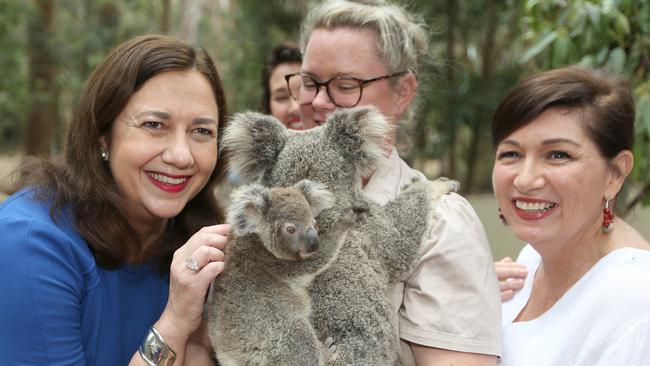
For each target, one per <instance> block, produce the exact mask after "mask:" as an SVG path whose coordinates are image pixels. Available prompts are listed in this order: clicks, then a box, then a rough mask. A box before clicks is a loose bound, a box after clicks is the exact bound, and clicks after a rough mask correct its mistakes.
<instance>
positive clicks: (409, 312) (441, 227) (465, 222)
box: [395, 193, 501, 355]
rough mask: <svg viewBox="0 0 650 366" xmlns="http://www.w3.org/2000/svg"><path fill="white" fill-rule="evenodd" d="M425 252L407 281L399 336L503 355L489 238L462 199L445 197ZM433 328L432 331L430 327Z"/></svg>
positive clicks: (432, 345) (441, 200) (443, 347)
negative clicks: (501, 352)
mask: <svg viewBox="0 0 650 366" xmlns="http://www.w3.org/2000/svg"><path fill="white" fill-rule="evenodd" d="M435 216H436V224H435V226H434V227H433V228H432V230H431V232H430V233H429V235H428V236H427V238H426V239H425V240H424V242H423V243H422V246H421V252H422V253H423V254H422V256H421V257H420V258H419V259H418V260H417V262H416V264H415V267H414V270H413V271H412V272H411V274H410V275H409V277H408V278H407V279H406V280H405V281H404V291H403V292H401V294H403V298H402V299H395V300H396V301H397V302H398V303H401V304H402V309H400V311H399V314H398V318H399V332H400V338H402V339H403V340H405V341H408V342H411V343H412V344H413V343H415V344H419V345H423V346H429V347H436V348H441V349H451V348H453V349H457V350H458V349H460V350H463V351H465V352H468V353H481V354H488V355H498V354H499V353H500V348H501V347H500V342H501V335H500V328H501V302H500V298H499V287H498V282H497V278H496V273H495V271H494V264H493V261H492V255H491V252H490V247H489V245H488V241H487V237H486V235H485V232H484V230H483V227H482V225H481V223H480V220H479V218H478V216H477V215H476V213H475V212H474V210H473V209H472V207H471V206H470V204H469V203H468V202H467V200H465V199H464V198H463V197H461V196H459V195H457V194H455V193H452V194H449V195H445V196H443V197H442V198H441V199H440V200H439V201H438V203H437V204H436V207H435ZM428 330H433V331H428Z"/></svg>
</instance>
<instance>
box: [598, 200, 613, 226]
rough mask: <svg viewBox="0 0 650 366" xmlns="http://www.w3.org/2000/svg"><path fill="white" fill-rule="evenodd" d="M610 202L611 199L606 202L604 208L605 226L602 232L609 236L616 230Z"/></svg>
mask: <svg viewBox="0 0 650 366" xmlns="http://www.w3.org/2000/svg"><path fill="white" fill-rule="evenodd" d="M609 201H610V200H609V199H607V200H606V201H605V208H603V225H602V227H601V230H602V231H603V233H605V234H609V233H611V232H612V230H614V214H612V209H611V208H610V203H609Z"/></svg>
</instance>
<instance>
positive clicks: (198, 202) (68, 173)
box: [18, 35, 227, 271]
mask: <svg viewBox="0 0 650 366" xmlns="http://www.w3.org/2000/svg"><path fill="white" fill-rule="evenodd" d="M187 69H193V70H197V71H199V72H200V73H202V74H203V75H205V77H206V78H207V79H208V80H209V82H210V84H211V86H212V89H213V91H214V95H215V98H216V102H217V107H218V118H219V121H218V122H219V127H218V138H219V142H218V143H219V144H220V139H221V137H222V136H223V133H222V132H223V129H224V126H225V123H226V101H225V95H224V91H223V86H222V84H221V79H220V77H219V74H218V73H217V69H216V67H215V65H214V62H213V61H212V59H211V58H210V56H209V55H208V54H207V53H206V52H205V51H204V50H202V49H195V48H193V47H192V46H190V45H189V44H187V43H185V42H183V41H180V40H177V39H174V38H171V37H167V36H162V35H144V36H139V37H136V38H133V39H131V40H128V41H126V42H124V43H122V44H121V45H119V46H117V47H116V48H115V49H113V50H112V51H111V52H110V53H109V54H108V55H107V56H106V58H105V59H104V60H103V61H102V62H101V63H100V64H99V65H98V66H97V68H95V70H94V71H93V72H92V74H91V75H90V77H89V79H88V82H87V84H86V87H85V89H84V91H83V93H82V94H81V98H80V101H79V105H78V107H77V109H76V112H75V114H74V116H73V120H72V123H71V125H70V126H69V129H68V133H67V139H66V147H65V152H64V162H63V163H62V164H53V163H50V162H46V161H41V162H38V163H36V167H34V166H33V165H32V166H31V167H29V166H28V167H25V168H23V175H22V176H23V178H22V180H21V181H19V183H18V184H19V185H21V186H24V185H35V186H39V187H40V188H41V190H40V192H41V196H42V197H53V198H54V206H53V209H52V210H53V211H52V213H54V211H55V210H57V209H60V208H62V207H64V206H68V205H69V206H70V207H71V209H72V211H73V214H74V219H75V225H76V228H77V230H78V231H79V233H80V234H81V236H83V237H84V239H86V241H87V242H88V244H89V246H90V248H91V250H92V252H93V254H94V256H95V259H96V261H97V264H98V265H99V266H101V267H104V268H114V267H116V266H119V265H120V264H123V263H124V262H125V261H126V259H127V258H128V256H129V255H133V253H141V252H142V249H143V248H142V247H140V248H138V247H135V248H134V245H142V243H140V242H139V240H137V235H136V233H135V230H134V229H133V227H132V226H131V225H130V224H129V222H128V221H127V219H126V217H125V216H124V211H123V207H124V205H123V202H122V197H121V196H120V194H119V193H118V188H117V184H116V182H115V180H114V178H113V176H112V174H111V171H110V168H109V167H108V164H105V163H104V162H103V161H102V159H101V156H100V144H99V141H100V138H101V137H103V136H107V135H108V134H109V133H110V131H111V128H112V126H113V122H114V121H115V119H116V118H117V116H118V115H119V114H120V113H121V112H122V110H123V109H124V108H125V107H126V105H127V103H128V101H129V99H130V98H131V96H132V95H133V94H134V93H135V92H136V91H137V90H138V89H139V88H140V87H142V85H143V84H144V83H145V82H146V81H147V80H149V79H150V78H152V77H154V76H155V75H157V74H160V73H162V72H165V71H170V70H187ZM226 163H227V162H226V159H224V158H223V157H220V158H218V159H217V164H216V167H215V170H214V171H213V172H212V175H211V176H210V177H209V179H208V182H207V183H206V186H205V187H203V189H202V190H201V191H200V192H199V193H198V194H197V195H196V196H195V197H194V198H193V199H191V200H190V201H189V202H188V203H187V204H186V206H185V207H184V209H183V210H182V211H181V212H180V213H179V214H178V215H177V216H176V217H175V218H174V219H172V220H170V225H169V227H168V228H167V230H166V232H165V235H164V236H163V238H161V240H160V242H159V243H156V245H154V247H155V248H154V249H152V251H151V252H147V253H144V254H145V258H152V257H153V258H157V260H158V262H159V264H160V268H161V270H163V271H165V270H169V264H170V263H171V256H172V254H173V252H174V251H175V250H176V249H177V248H178V247H180V246H181V245H182V244H183V243H184V242H185V241H186V240H187V239H189V237H190V236H191V235H192V234H194V232H196V231H197V230H198V229H199V228H201V227H202V226H206V225H213V224H215V223H217V222H222V221H223V212H222V211H221V209H220V208H219V205H218V204H217V201H216V198H215V196H214V188H215V185H216V183H217V182H218V181H219V179H220V178H221V176H222V175H223V174H222V173H223V171H224V170H225V166H226ZM34 168H37V169H34ZM28 169H29V170H30V171H27V170H28ZM33 169H34V170H33ZM134 251H135V252H134Z"/></svg>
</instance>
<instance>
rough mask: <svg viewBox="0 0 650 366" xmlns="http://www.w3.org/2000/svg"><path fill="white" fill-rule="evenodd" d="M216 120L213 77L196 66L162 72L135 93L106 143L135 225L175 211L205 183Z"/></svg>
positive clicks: (214, 150)
mask: <svg viewBox="0 0 650 366" xmlns="http://www.w3.org/2000/svg"><path fill="white" fill-rule="evenodd" d="M218 122H219V121H218V108H217V103H216V99H215V96H214V93H213V91H212V88H211V86H210V83H209V81H208V79H207V78H206V77H205V76H204V75H202V74H201V73H199V72H198V71H196V70H184V71H166V72H163V73H160V74H158V75H156V76H154V77H152V78H151V79H149V80H148V81H146V82H145V83H144V84H143V85H142V87H141V88H140V89H139V90H138V91H137V92H135V93H134V94H133V95H132V96H131V98H130V99H129V102H128V103H127V105H126V107H125V108H124V110H123V111H122V112H121V113H120V114H119V115H118V117H117V118H116V119H115V121H114V123H113V126H112V129H111V132H110V136H109V138H108V139H102V144H103V145H104V146H107V150H108V156H109V165H110V169H111V172H112V175H113V177H114V179H115V181H116V183H117V186H118V188H119V191H120V193H121V195H122V197H123V198H124V202H125V206H126V207H125V208H126V211H127V217H128V219H129V221H130V223H131V224H132V225H133V226H134V227H135V228H136V230H138V231H139V232H143V231H147V230H148V229H150V228H152V227H154V226H155V225H157V224H159V223H160V222H161V220H162V219H167V218H171V217H174V216H176V215H177V214H179V213H180V212H181V210H182V209H183V208H184V207H185V204H186V203H187V202H188V201H189V200H190V199H191V198H192V197H194V196H195V195H196V194H197V193H198V192H199V191H200V190H201V189H202V188H203V186H204V185H205V184H206V182H207V181H208V179H209V177H210V175H211V174H212V171H213V170H214V167H215V164H216V162H217V126H218V125H217V124H218Z"/></svg>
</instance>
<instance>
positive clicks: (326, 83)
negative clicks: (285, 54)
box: [284, 70, 411, 108]
mask: <svg viewBox="0 0 650 366" xmlns="http://www.w3.org/2000/svg"><path fill="white" fill-rule="evenodd" d="M409 72H411V71H410V70H405V71H399V72H396V73H392V74H387V75H383V76H378V77H375V78H370V79H365V80H364V79H359V78H355V77H351V76H335V77H333V78H331V79H329V80H327V81H322V82H321V81H318V80H315V79H314V78H313V77H311V76H310V75H309V74H304V73H302V72H300V71H299V72H294V73H292V74H287V75H284V80H285V81H286V82H287V89H288V90H289V95H290V96H291V99H293V100H295V101H298V98H297V96H294V95H293V94H292V93H291V85H290V84H289V79H291V78H292V77H294V76H296V75H300V76H301V77H305V76H306V77H308V78H310V79H311V81H313V82H314V84H316V93H315V94H314V98H313V99H312V100H311V101H309V102H308V103H303V105H304V104H310V103H312V102H313V101H314V100H315V99H316V97H317V96H318V92H320V89H321V86H324V87H325V92H326V93H327V96H328V97H329V98H330V100H331V101H332V103H333V104H334V105H335V106H337V107H339V108H353V107H356V105H357V104H359V101H360V100H361V97H363V87H364V86H366V85H367V84H370V83H372V82H374V81H379V80H384V79H391V78H394V77H398V76H403V75H406V74H408V73H409ZM340 79H345V80H354V81H356V82H357V83H359V98H358V99H357V101H356V102H355V103H354V104H352V105H350V106H342V105H339V104H338V103H336V99H334V97H332V94H331V93H330V87H329V84H330V82H332V81H333V80H340Z"/></svg>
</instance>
